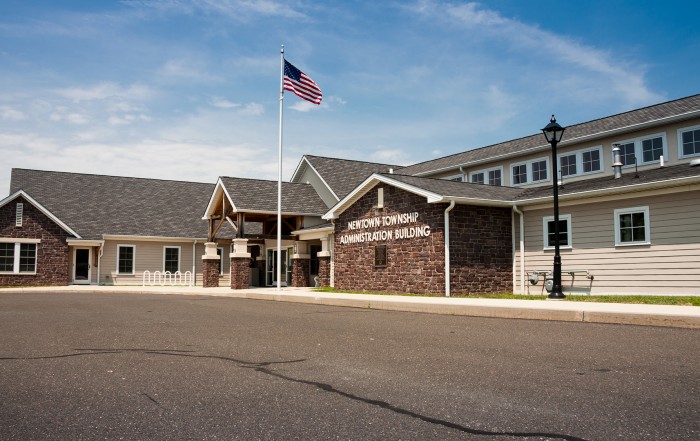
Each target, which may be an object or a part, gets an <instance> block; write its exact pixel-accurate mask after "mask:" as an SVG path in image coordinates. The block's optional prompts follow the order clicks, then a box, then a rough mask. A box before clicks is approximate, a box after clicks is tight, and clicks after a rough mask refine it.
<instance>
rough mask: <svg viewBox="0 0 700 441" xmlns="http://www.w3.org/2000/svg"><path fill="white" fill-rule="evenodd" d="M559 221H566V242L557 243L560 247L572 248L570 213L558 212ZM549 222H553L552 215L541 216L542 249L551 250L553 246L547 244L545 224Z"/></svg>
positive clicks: (547, 235) (547, 237)
mask: <svg viewBox="0 0 700 441" xmlns="http://www.w3.org/2000/svg"><path fill="white" fill-rule="evenodd" d="M559 221H560V222H561V221H566V228H567V232H568V233H567V244H566V245H559V248H560V249H571V248H573V245H572V244H573V243H574V240H573V232H572V231H571V215H570V214H560V215H559ZM549 222H554V216H544V217H542V249H544V250H553V249H554V247H553V246H549V245H547V244H548V243H549V240H548V239H549V231H548V230H547V224H548V223H549Z"/></svg>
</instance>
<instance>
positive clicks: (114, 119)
mask: <svg viewBox="0 0 700 441" xmlns="http://www.w3.org/2000/svg"><path fill="white" fill-rule="evenodd" d="M149 121H151V117H150V116H148V115H144V114H140V115H131V114H126V115H120V116H117V115H112V116H110V117H109V118H107V122H108V123H109V124H111V125H113V126H118V125H125V124H132V123H135V122H149Z"/></svg>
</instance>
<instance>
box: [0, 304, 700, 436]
mask: <svg viewBox="0 0 700 441" xmlns="http://www.w3.org/2000/svg"><path fill="white" fill-rule="evenodd" d="M0 333H1V334H2V345H1V346H0V394H1V395H2V401H1V404H0V439H3V440H5V439H7V440H11V439H56V440H59V439H60V440H65V439H159V440H160V439H162V440H165V439H363V438H364V439H441V440H442V439H488V440H491V439H496V440H500V439H503V440H513V439H519V440H530V439H533V440H534V439H566V440H584V439H585V440H609V439H625V440H627V439H629V440H664V439H668V440H686V439H687V440H695V439H698V438H699V437H700V423H699V421H700V418H699V417H700V415H698V413H699V412H700V375H698V366H699V365H700V338H698V337H700V331H698V330H694V329H674V328H656V327H640V326H620V325H604V324H590V323H587V324H583V323H567V322H548V321H525V320H505V319H490V318H477V317H463V316H462V317H458V316H449V315H431V314H418V313H405V312H392V311H377V310H369V309H358V308H343V307H333V306H321V305H308V304H294V303H283V302H266V301H259V300H247V299H233V298H217V297H206V296H168V295H128V294H99V295H95V294H40V293H31V294H4V295H2V296H0Z"/></svg>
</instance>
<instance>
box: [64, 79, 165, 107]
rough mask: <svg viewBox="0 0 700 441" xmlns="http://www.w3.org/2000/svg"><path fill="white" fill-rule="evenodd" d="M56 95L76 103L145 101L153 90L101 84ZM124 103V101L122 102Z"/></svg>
mask: <svg viewBox="0 0 700 441" xmlns="http://www.w3.org/2000/svg"><path fill="white" fill-rule="evenodd" d="M55 93H56V94H57V95H59V96H61V97H63V98H67V99H69V100H72V101H74V102H82V101H94V100H106V99H119V100H127V101H128V100H136V101H143V100H147V99H149V98H151V96H152V90H151V88H150V87H148V86H146V85H143V84H132V85H129V86H126V87H122V86H120V85H118V84H115V83H111V82H101V83H97V84H95V85H93V86H89V87H68V88H63V89H57V90H55ZM122 102H123V101H122Z"/></svg>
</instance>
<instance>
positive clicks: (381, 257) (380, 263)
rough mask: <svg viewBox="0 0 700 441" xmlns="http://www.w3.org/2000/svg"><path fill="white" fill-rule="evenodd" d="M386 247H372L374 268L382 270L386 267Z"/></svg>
mask: <svg viewBox="0 0 700 441" xmlns="http://www.w3.org/2000/svg"><path fill="white" fill-rule="evenodd" d="M386 257H387V256H386V245H376V246H375V247H374V266H375V267H380V268H383V267H385V266H386V261H387V258H386Z"/></svg>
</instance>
